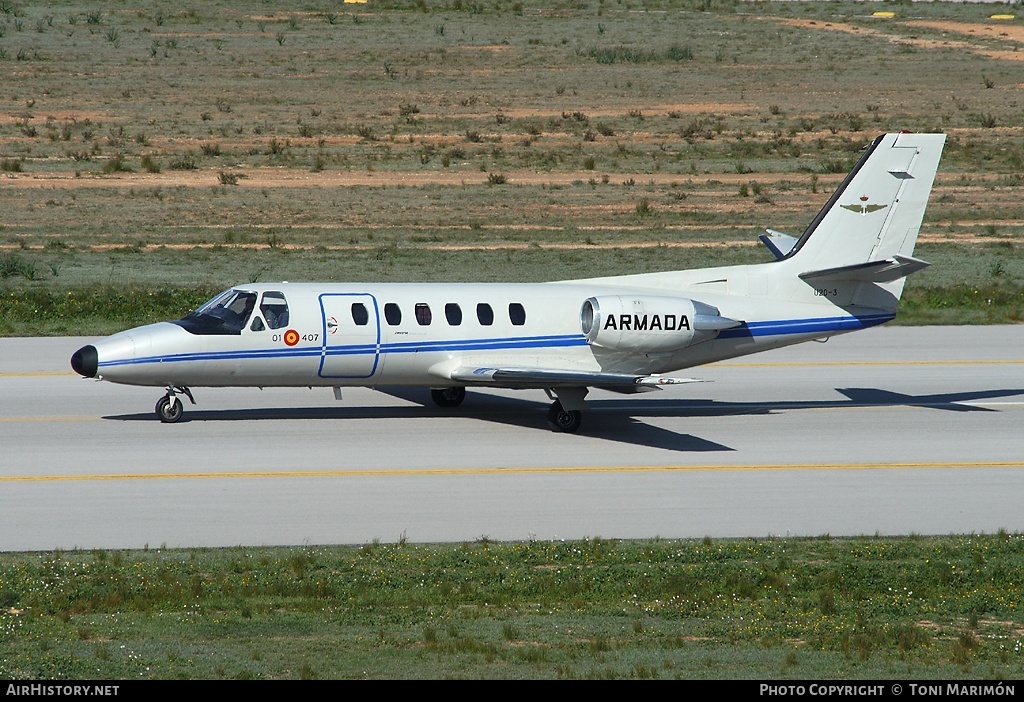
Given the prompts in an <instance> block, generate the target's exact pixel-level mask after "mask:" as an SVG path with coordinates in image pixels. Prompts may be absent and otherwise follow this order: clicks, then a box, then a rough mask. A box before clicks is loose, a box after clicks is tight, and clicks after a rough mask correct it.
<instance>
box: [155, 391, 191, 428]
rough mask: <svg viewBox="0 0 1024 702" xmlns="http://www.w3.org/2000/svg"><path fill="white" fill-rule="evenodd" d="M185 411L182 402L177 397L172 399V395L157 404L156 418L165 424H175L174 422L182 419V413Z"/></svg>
mask: <svg viewBox="0 0 1024 702" xmlns="http://www.w3.org/2000/svg"><path fill="white" fill-rule="evenodd" d="M184 411H185V408H184V406H183V405H182V404H181V400H179V399H178V398H177V397H171V396H170V395H164V396H163V397H161V398H160V399H159V400H158V401H157V403H156V416H157V419H159V420H160V421H161V422H163V423H164V424H173V423H174V422H176V421H178V420H179V419H181V415H182V413H183V412H184Z"/></svg>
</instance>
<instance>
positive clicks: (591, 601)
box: [0, 532, 1024, 679]
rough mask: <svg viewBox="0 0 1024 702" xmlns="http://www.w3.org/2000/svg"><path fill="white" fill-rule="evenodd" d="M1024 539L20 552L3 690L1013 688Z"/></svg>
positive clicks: (11, 593) (11, 592)
mask: <svg viewBox="0 0 1024 702" xmlns="http://www.w3.org/2000/svg"><path fill="white" fill-rule="evenodd" d="M1022 583H1024V538H1022V537H1021V536H1020V535H1010V534H1006V533H1002V532H1001V533H999V534H994V535H971V536H961V537H952V536H951V537H929V538H924V537H912V538H905V539H890V538H881V537H874V538H870V537H863V538H844V539H830V538H828V537H823V538H818V539H743V540H711V539H704V540H696V541H667V540H653V541H616V540H606V539H600V538H594V539H588V540H584V541H574V542H540V541H530V542H526V543H494V542H491V541H489V540H488V539H486V538H481V539H480V540H479V541H477V542H476V543H471V544H470V543H466V544H461V545H450V546H436V545H434V546H431V545H412V544H409V543H406V542H405V540H404V539H403V540H401V541H400V542H398V543H395V544H382V543H379V542H376V541H375V542H373V543H368V544H365V545H363V546H362V547H305V548H292V549H251V548H241V547H239V548H232V549H226V550H203V549H193V550H183V551H178V550H164V549H160V550H156V551H152V550H147V551H142V552H123V551H113V552H108V551H96V552H78V551H72V552H52V553H37V554H8V555H5V556H3V557H2V558H0V678H3V679H26V678H33V679H35V678H58V679H59V678H72V679H140V678H141V679H172V678H236V679H254V678H255V679H263V678H266V679H269V678H275V679H276V678H604V679H611V678H687V679H693V678H710V679H721V678H735V679H742V678H746V679H758V678H761V679H785V678H798V679H809V678H810V679H826V678H829V679H835V678H861V679H885V678H890V679H892V678H896V679H900V678H906V677H908V676H909V677H912V678H915V679H929V678H932V679H962V678H969V679H977V678H989V679H993V678H997V679H1020V678H1021V675H1022V674H1024V638H1022V635H1021V631H1022V630H1024V615H1022V612H1021V602H1022V601H1024V597H1022V596H1024V590H1022Z"/></svg>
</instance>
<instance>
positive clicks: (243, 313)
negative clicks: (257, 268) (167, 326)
mask: <svg viewBox="0 0 1024 702" xmlns="http://www.w3.org/2000/svg"><path fill="white" fill-rule="evenodd" d="M256 298H257V294H256V293H254V292H246V291H244V290H225V291H224V292H222V293H221V294H220V295H218V296H217V297H215V298H213V299H212V300H210V301H209V302H207V303H206V304H204V305H203V306H202V307H200V308H199V309H197V310H196V311H195V312H192V313H190V314H188V315H186V316H185V317H183V318H182V319H179V320H178V321H177V322H175V324H177V325H178V326H180V327H183V328H184V329H185V330H186V331H189V332H191V333H192V334H208V335H214V334H241V333H242V329H244V328H245V324H246V322H248V321H249V317H250V316H251V315H252V311H253V308H255V307H256Z"/></svg>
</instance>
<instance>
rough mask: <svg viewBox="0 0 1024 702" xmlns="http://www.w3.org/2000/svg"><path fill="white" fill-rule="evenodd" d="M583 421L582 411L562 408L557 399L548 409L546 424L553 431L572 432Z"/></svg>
mask: <svg viewBox="0 0 1024 702" xmlns="http://www.w3.org/2000/svg"><path fill="white" fill-rule="evenodd" d="M582 423H583V413H582V412H580V411H579V410H564V409H562V403H561V402H558V401H557V400H556V401H555V402H553V403H551V408H550V409H548V425H550V426H551V428H552V429H554V430H555V431H561V432H565V433H567V434H572V433H573V432H575V431H576V430H577V429H579V428H580V424H582Z"/></svg>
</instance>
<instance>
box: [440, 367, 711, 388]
mask: <svg viewBox="0 0 1024 702" xmlns="http://www.w3.org/2000/svg"><path fill="white" fill-rule="evenodd" d="M449 377H450V378H451V379H452V380H456V381H459V382H462V383H467V384H472V385H491V386H494V387H502V388H557V387H596V388H605V389H608V390H615V391H617V392H644V391H646V390H651V389H654V388H657V387H659V386H663V385H681V384H683V383H700V382H703V381H701V380H696V379H693V378H666V377H663V376H659V375H636V374H631V373H603V372H596V371H595V372H592V371H574V370H555V369H543V368H466V367H459V368H455V369H454V370H452V371H451V372H450V373H449Z"/></svg>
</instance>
